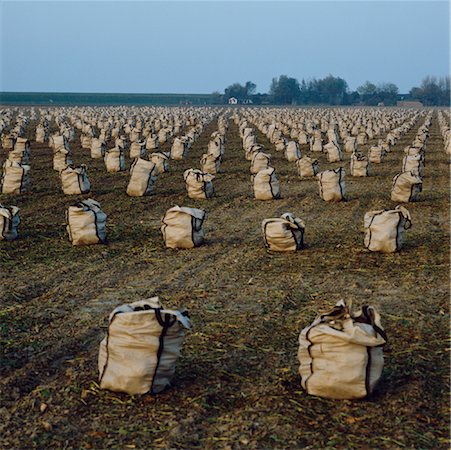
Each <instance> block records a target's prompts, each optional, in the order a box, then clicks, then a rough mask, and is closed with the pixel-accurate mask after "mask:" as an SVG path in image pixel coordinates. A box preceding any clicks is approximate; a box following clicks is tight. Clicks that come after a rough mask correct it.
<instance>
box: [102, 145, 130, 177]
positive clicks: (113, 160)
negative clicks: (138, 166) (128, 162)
mask: <svg viewBox="0 0 451 450" xmlns="http://www.w3.org/2000/svg"><path fill="white" fill-rule="evenodd" d="M103 161H104V162H105V167H106V170H107V172H109V173H115V172H122V171H124V170H125V155H124V151H123V150H122V149H121V148H119V147H114V148H110V149H107V150H106V151H105V156H104V157H103Z"/></svg>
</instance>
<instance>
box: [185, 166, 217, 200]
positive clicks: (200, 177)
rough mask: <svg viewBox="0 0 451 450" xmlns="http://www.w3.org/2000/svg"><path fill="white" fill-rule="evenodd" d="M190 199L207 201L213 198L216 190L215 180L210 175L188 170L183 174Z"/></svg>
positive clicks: (196, 170)
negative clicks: (213, 181)
mask: <svg viewBox="0 0 451 450" xmlns="http://www.w3.org/2000/svg"><path fill="white" fill-rule="evenodd" d="M183 178H184V179H185V183H186V190H187V192H188V197H189V198H192V199H205V198H211V197H213V195H214V193H215V190H214V187H213V183H212V180H213V179H214V178H215V177H214V176H213V175H211V174H209V173H203V172H202V171H200V170H198V169H188V170H185V172H184V173H183Z"/></svg>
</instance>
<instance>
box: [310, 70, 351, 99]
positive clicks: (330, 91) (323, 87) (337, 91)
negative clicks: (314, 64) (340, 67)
mask: <svg viewBox="0 0 451 450" xmlns="http://www.w3.org/2000/svg"><path fill="white" fill-rule="evenodd" d="M316 88H317V90H318V95H319V99H320V102H321V103H327V104H329V105H342V104H343V103H344V101H345V98H346V93H347V92H348V83H346V81H345V80H343V78H340V77H334V76H332V75H330V74H329V75H328V76H327V77H325V78H323V79H320V80H318V81H317V82H316Z"/></svg>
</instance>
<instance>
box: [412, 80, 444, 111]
mask: <svg viewBox="0 0 451 450" xmlns="http://www.w3.org/2000/svg"><path fill="white" fill-rule="evenodd" d="M409 98H411V99H412V100H419V101H421V102H422V103H423V104H424V105H426V106H445V105H446V106H448V105H450V77H449V76H447V77H442V78H440V79H437V77H433V76H429V75H428V76H427V77H425V78H423V81H422V82H421V86H420V87H413V88H412V89H411V90H410V92H409Z"/></svg>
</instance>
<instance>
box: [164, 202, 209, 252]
mask: <svg viewBox="0 0 451 450" xmlns="http://www.w3.org/2000/svg"><path fill="white" fill-rule="evenodd" d="M206 217H207V214H206V212H205V211H203V210H202V209H196V208H187V207H183V206H174V207H173V208H170V209H168V210H167V211H166V214H165V215H164V217H163V218H162V219H161V222H162V226H161V233H162V234H163V240H164V243H165V245H166V247H167V248H193V247H198V246H199V245H202V244H203V242H204V236H205V233H204V229H203V223H204V220H205V219H206Z"/></svg>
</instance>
